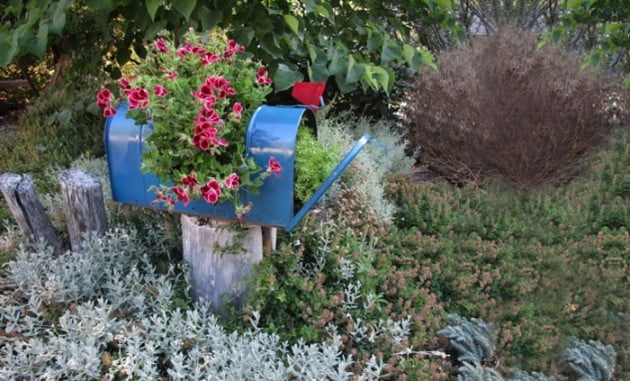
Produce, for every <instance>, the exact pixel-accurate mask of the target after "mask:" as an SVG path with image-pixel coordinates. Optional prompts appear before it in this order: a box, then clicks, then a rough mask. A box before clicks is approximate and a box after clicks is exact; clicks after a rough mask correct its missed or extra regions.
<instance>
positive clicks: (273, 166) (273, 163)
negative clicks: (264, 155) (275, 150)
mask: <svg viewBox="0 0 630 381" xmlns="http://www.w3.org/2000/svg"><path fill="white" fill-rule="evenodd" d="M281 170H282V165H280V163H278V161H277V160H276V158H275V157H273V156H271V157H270V158H269V168H267V171H269V172H272V173H273V174H274V175H276V177H280V171H281Z"/></svg>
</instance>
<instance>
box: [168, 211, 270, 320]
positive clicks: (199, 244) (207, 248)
mask: <svg viewBox="0 0 630 381" xmlns="http://www.w3.org/2000/svg"><path fill="white" fill-rule="evenodd" d="M204 220H207V222H205V221H204V223H202V222H201V221H203V220H202V219H199V218H197V217H192V216H188V215H186V214H182V215H181V222H182V243H183V250H184V260H186V261H187V262H188V263H189V264H190V277H191V280H192V284H193V289H192V294H193V295H192V296H193V299H194V300H195V301H198V300H200V299H202V298H203V299H206V300H207V301H209V302H210V303H211V307H212V309H213V310H215V311H221V310H222V307H223V300H222V296H223V294H225V293H227V294H229V296H230V297H231V299H232V300H234V301H235V302H236V303H237V304H240V303H242V302H243V299H244V297H245V296H246V294H247V286H246V285H244V284H243V280H244V279H245V278H247V277H248V276H249V275H250V274H251V272H252V266H253V265H255V264H256V263H259V262H260V261H261V260H262V257H263V237H262V231H261V227H260V226H258V225H249V226H245V227H244V229H245V231H246V232H245V234H240V233H239V232H236V231H233V230H230V229H229V227H228V226H227V223H225V222H219V221H217V220H209V219H204Z"/></svg>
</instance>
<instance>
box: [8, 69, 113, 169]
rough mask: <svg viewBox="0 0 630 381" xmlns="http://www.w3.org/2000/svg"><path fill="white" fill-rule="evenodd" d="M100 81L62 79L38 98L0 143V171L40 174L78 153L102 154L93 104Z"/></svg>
mask: <svg viewBox="0 0 630 381" xmlns="http://www.w3.org/2000/svg"><path fill="white" fill-rule="evenodd" d="M99 85H100V80H99V79H97V78H94V77H89V76H88V77H83V78H81V80H78V79H76V78H72V77H69V78H66V79H65V80H64V81H62V83H60V84H59V85H58V86H55V87H53V88H52V89H50V90H49V91H48V93H46V94H44V95H43V96H41V97H39V98H38V99H37V100H36V101H35V103H34V104H32V105H31V106H30V107H29V108H28V109H27V110H26V112H25V113H24V114H23V115H22V116H21V118H20V120H19V131H18V132H17V134H16V135H14V136H11V137H9V138H8V139H7V141H5V142H3V144H2V145H0V173H2V172H28V173H32V174H38V173H42V172H43V171H44V170H45V168H47V167H48V166H50V165H51V163H56V164H57V165H60V166H66V165H68V164H69V163H70V162H71V161H72V160H74V159H76V158H77V157H79V156H80V155H81V154H89V155H93V156H101V155H103V153H104V146H103V123H104V120H103V118H102V117H101V116H100V112H99V110H98V108H97V107H96V105H95V104H94V94H95V92H96V91H97V89H98V87H99Z"/></svg>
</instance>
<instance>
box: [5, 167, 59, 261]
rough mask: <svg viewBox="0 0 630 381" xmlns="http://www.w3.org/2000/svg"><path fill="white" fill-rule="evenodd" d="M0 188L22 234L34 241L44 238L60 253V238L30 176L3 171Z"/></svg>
mask: <svg viewBox="0 0 630 381" xmlns="http://www.w3.org/2000/svg"><path fill="white" fill-rule="evenodd" d="M0 190H2V194H3V195H4V198H5V200H6V201H7V204H8V205H9V209H10V210H11V214H13V217H14V218H15V220H16V221H17V224H18V226H19V227H20V230H21V231H22V234H24V236H26V237H27V238H29V239H31V240H34V241H38V240H44V241H46V242H48V243H49V244H50V245H52V246H53V247H54V248H55V252H56V253H57V254H59V253H61V240H60V239H59V237H58V236H57V233H56V232H55V228H54V227H53V226H52V223H51V222H50V219H49V218H48V215H47V214H46V209H44V206H43V205H42V203H41V202H40V201H39V197H37V194H36V193H35V186H34V185H33V179H32V178H31V176H29V175H18V174H15V173H5V174H3V175H2V176H0Z"/></svg>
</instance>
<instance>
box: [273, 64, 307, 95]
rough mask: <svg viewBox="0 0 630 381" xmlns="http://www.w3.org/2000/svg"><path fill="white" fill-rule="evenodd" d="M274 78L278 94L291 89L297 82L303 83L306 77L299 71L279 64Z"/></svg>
mask: <svg viewBox="0 0 630 381" xmlns="http://www.w3.org/2000/svg"><path fill="white" fill-rule="evenodd" d="M272 78H273V84H274V87H275V89H276V92H278V91H283V90H287V89H289V88H291V87H292V86H293V85H294V84H295V82H299V81H302V80H303V79H304V76H303V75H302V73H300V72H299V71H298V70H296V69H292V68H291V67H289V66H288V65H286V64H283V63H281V64H278V67H277V69H276V70H275V72H274V73H273V77H272Z"/></svg>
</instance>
